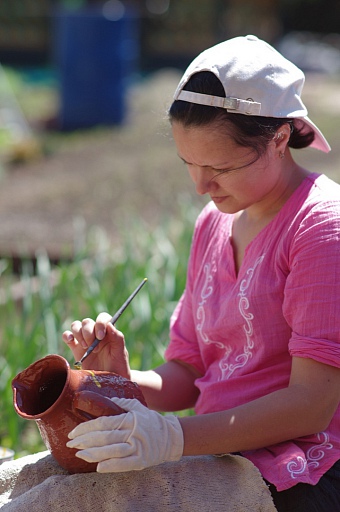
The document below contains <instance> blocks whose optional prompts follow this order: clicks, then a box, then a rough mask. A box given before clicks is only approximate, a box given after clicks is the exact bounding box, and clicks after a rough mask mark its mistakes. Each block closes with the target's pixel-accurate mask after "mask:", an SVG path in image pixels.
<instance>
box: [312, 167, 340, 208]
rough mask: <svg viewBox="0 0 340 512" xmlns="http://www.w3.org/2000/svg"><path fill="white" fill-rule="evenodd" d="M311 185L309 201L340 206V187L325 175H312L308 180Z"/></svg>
mask: <svg viewBox="0 0 340 512" xmlns="http://www.w3.org/2000/svg"><path fill="white" fill-rule="evenodd" d="M307 182H308V183H309V187H310V190H309V194H308V197H309V201H310V202H314V203H315V204H320V205H322V204H329V203H335V204H338V205H340V185H339V183H337V182H335V181H334V180H332V179H331V178H329V177H328V176H326V175H325V174H316V173H313V174H310V175H309V176H308V178H307Z"/></svg>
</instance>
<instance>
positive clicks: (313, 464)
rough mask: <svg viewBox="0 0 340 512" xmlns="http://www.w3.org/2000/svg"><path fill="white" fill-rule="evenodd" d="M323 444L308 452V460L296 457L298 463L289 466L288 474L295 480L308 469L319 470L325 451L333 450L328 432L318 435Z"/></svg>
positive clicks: (290, 463) (313, 447)
mask: <svg viewBox="0 0 340 512" xmlns="http://www.w3.org/2000/svg"><path fill="white" fill-rule="evenodd" d="M317 438H318V440H319V441H322V442H321V444H317V445H315V446H312V447H311V448H309V450H307V452H306V459H304V458H303V457H301V456H298V457H296V461H294V460H292V461H290V462H289V463H288V464H287V470H288V473H290V476H291V478H293V479H295V478H297V477H298V476H299V475H301V474H302V473H304V472H305V471H306V468H307V467H308V468H317V467H319V465H320V463H319V461H320V460H321V459H323V458H324V456H325V450H331V449H332V448H333V445H332V444H331V443H330V442H329V435H328V434H327V433H326V432H320V433H319V434H317Z"/></svg>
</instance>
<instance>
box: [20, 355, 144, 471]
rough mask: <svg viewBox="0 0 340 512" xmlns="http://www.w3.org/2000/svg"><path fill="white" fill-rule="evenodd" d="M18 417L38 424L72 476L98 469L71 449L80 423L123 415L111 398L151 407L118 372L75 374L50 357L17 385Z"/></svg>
mask: <svg viewBox="0 0 340 512" xmlns="http://www.w3.org/2000/svg"><path fill="white" fill-rule="evenodd" d="M12 388H13V403H14V408H15V410H16V412H17V413H18V414H19V415H20V416H22V417H23V418H25V419H28V420H35V421H36V423H37V426H38V428H39V431H40V434H41V437H42V439H43V441H44V443H45V445H46V447H47V448H48V449H49V450H50V451H51V453H52V455H53V456H54V458H55V459H56V460H57V462H58V463H59V464H60V465H61V466H62V467H63V468H64V469H66V470H68V471H69V472H70V473H83V472H90V471H95V470H96V464H90V463H88V462H85V461H83V460H81V459H78V458H77V457H75V452H76V451H75V450H73V449H71V448H67V446H66V443H67V441H68V437H67V435H68V433H69V432H70V431H71V430H72V429H73V428H74V427H75V426H76V425H78V424H79V423H81V422H83V421H87V420H88V419H92V418H95V417H98V416H113V415H115V414H120V413H121V412H123V410H122V409H121V408H120V407H117V406H116V405H115V404H114V403H113V402H111V400H110V398H112V397H114V396H117V397H123V398H137V399H138V400H139V401H140V402H142V403H143V404H144V405H146V402H145V399H144V397H143V394H142V392H141V390H140V389H139V387H138V386H137V384H135V383H134V382H131V381H129V380H127V379H124V378H123V377H120V376H119V375H116V374H115V373H110V372H101V371H92V370H73V369H72V368H71V367H70V365H69V363H68V362H67V361H66V359H64V358H63V357H61V356H59V355H49V356H46V357H44V358H43V359H39V360H38V361H36V362H35V363H33V364H31V365H30V366H29V367H28V368H26V369H25V370H24V371H22V372H21V373H19V374H18V375H17V376H16V377H15V378H14V379H13V381H12Z"/></svg>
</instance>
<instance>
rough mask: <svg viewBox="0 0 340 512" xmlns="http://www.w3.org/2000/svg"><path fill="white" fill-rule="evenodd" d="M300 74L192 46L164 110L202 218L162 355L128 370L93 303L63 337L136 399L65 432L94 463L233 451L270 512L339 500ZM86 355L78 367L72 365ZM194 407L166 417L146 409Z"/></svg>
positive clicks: (337, 358) (327, 313)
mask: <svg viewBox="0 0 340 512" xmlns="http://www.w3.org/2000/svg"><path fill="white" fill-rule="evenodd" d="M303 83H304V75H303V73H302V72H301V71H300V70H299V69H298V68H296V66H294V65H293V64H292V63H291V62H289V61H287V60H286V59H284V58H283V56H282V55H280V54H279V53H278V52H277V51H276V50H274V49H273V48H272V47H271V46H269V45H268V44H266V43H265V42H263V41H261V40H259V39H257V38H256V37H255V36H247V37H237V38H234V39H231V40H229V41H226V42H224V43H221V44H219V45H217V46H215V47H213V48H210V49H208V50H206V51H205V52H203V53H202V54H201V55H199V56H198V57H197V58H196V59H195V60H194V61H193V62H192V64H191V65H190V66H189V67H188V69H187V70H186V72H185V73H184V75H183V77H182V79H181V81H180V83H179V85H178V88H177V90H176V92H175V96H174V102H173V104H172V106H171V108H170V110H169V117H170V122H171V125H172V131H173V137H174V140H175V143H176V147H177V152H178V156H179V158H180V159H181V160H182V161H183V162H184V164H185V165H186V167H187V168H188V171H189V174H190V176H191V178H192V180H193V182H194V184H195V187H196V191H197V193H198V194H208V195H209V196H210V198H211V202H210V203H209V204H208V205H207V206H206V207H205V208H204V209H203V211H202V213H201V214H200V216H199V218H198V220H197V223H196V227H195V233H194V237H193V242H192V248H191V254H190V259H189V265H188V274H187V284H186V289H185V291H184V292H183V295H182V297H181V299H180V301H179V303H178V305H177V307H176V310H175V312H174V314H173V316H172V319H171V326H170V342H169V346H168V348H167V350H166V353H165V358H166V362H165V363H164V364H163V365H162V366H160V367H159V368H156V369H154V370H150V371H147V372H138V371H134V370H131V369H130V366H129V361H128V353H127V350H126V348H125V342H124V336H123V334H122V333H121V332H119V331H118V330H117V329H116V328H115V327H113V326H112V325H111V324H109V323H108V322H109V319H110V315H108V314H107V313H102V314H100V315H99V316H98V318H97V319H96V321H94V320H91V319H85V320H83V321H82V322H81V321H75V322H74V323H73V324H72V326H71V330H70V331H66V332H65V333H64V334H63V339H64V341H65V342H66V343H67V344H68V345H69V347H70V348H71V350H72V352H73V354H74V357H75V358H76V360H79V359H80V357H81V356H82V354H83V353H84V351H85V350H86V348H87V347H88V346H89V345H90V344H91V342H92V341H93V339H94V337H95V336H96V337H97V338H99V339H101V340H102V341H101V343H100V344H99V346H98V347H97V349H96V350H95V352H94V353H93V354H92V355H91V356H90V357H89V358H88V359H87V360H85V362H84V367H89V368H92V369H103V370H111V371H115V372H117V373H119V374H121V375H122V376H124V377H127V378H129V379H132V380H133V381H135V382H137V383H138V384H139V385H140V386H141V388H142V391H143V393H144V395H145V398H146V400H147V403H148V405H149V409H147V408H145V407H143V406H142V405H140V404H139V403H137V402H136V401H134V400H132V401H128V400H124V399H116V401H117V403H118V404H119V405H121V406H122V407H123V408H124V409H125V410H127V411H129V412H127V414H125V415H122V416H117V417H112V418H99V419H96V420H93V421H89V422H86V423H83V424H81V425H79V426H78V427H77V428H76V429H75V430H74V431H73V432H71V433H70V439H71V440H70V442H69V443H68V446H70V447H73V448H76V449H79V451H78V452H77V455H78V456H79V457H81V458H84V459H85V460H88V461H92V462H93V461H94V462H98V469H97V470H98V471H99V472H110V471H126V470H134V469H142V468H144V467H147V466H151V465H155V464H158V463H160V462H162V461H165V460H178V459H179V458H180V457H181V456H182V455H202V454H224V453H241V454H242V455H243V456H244V457H247V458H248V459H250V460H251V461H252V462H253V463H254V464H255V465H256V466H257V467H258V468H259V470H260V472H261V474H262V476H263V478H264V479H265V480H266V481H267V482H268V485H269V486H270V490H271V492H272V495H273V498H274V502H275V505H276V507H277V509H278V510H279V511H293V510H294V511H295V510H296V511H307V510H308V511H312V510H317V511H323V510H325V511H326V510H327V511H328V512H329V510H340V462H339V459H340V429H339V420H340V410H339V407H338V405H339V393H340V391H339V390H340V371H339V366H340V345H339V342H340V329H339V327H338V322H339V320H338V319H339V318H340V305H339V300H338V297H339V296H340V276H339V274H340V270H339V269H340V251H339V248H338V240H339V237H340V187H339V186H338V185H337V184H335V183H334V182H332V181H331V180H329V179H327V178H326V177H325V176H323V175H317V174H315V173H311V172H309V171H308V170H306V169H303V168H302V167H300V166H299V165H298V164H297V163H296V162H295V160H294V159H293V156H292V154H291V149H290V148H296V149H298V148H305V147H308V146H311V147H315V148H316V149H319V150H321V151H324V152H328V151H329V150H330V147H329V145H328V143H327V141H326V140H325V138H324V137H323V135H322V134H321V132H320V131H319V130H318V128H317V127H316V126H315V125H314V124H313V123H312V121H311V120H310V119H309V118H308V117H307V110H306V108H305V106H304V104H303V103H302V100H301V98H300V94H301V90H302V87H303ZM85 364H86V365H87V366H85ZM192 406H194V407H195V410H196V413H197V414H196V416H194V417H184V418H177V417H176V416H174V415H166V416H162V415H160V414H159V413H157V412H155V411H178V410H181V409H186V408H189V407H192Z"/></svg>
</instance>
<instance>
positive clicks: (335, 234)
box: [283, 202, 340, 367]
mask: <svg viewBox="0 0 340 512" xmlns="http://www.w3.org/2000/svg"><path fill="white" fill-rule="evenodd" d="M299 222H300V223H299V226H298V229H297V230H296V233H295V235H294V237H293V240H292V244H291V248H290V251H289V262H288V264H289V267H290V274H289V275H288V277H287V281H286V287H285V295H284V303H283V313H284V316H285V318H286V321H287V322H288V324H289V325H290V326H291V328H292V336H291V339H290V342H289V352H290V354H291V356H297V357H307V358H311V359H314V360H316V361H319V362H321V363H324V364H328V365H331V366H336V367H340V244H339V241H340V205H339V202H338V203H336V202H335V203H328V204H326V205H323V207H322V208H321V209H320V207H318V208H314V209H311V211H310V212H309V213H308V215H307V216H305V217H304V219H303V220H302V221H301V220H300V221H299Z"/></svg>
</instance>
